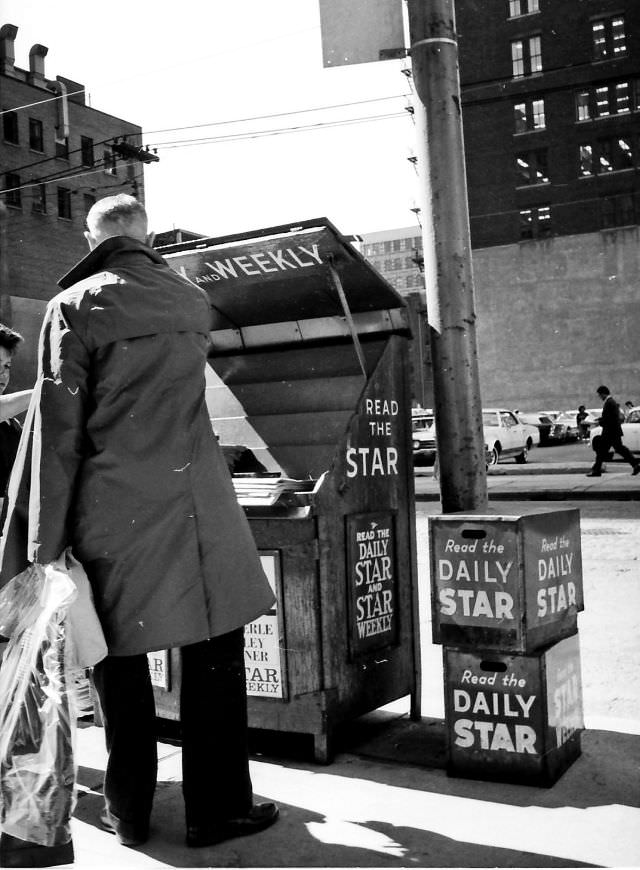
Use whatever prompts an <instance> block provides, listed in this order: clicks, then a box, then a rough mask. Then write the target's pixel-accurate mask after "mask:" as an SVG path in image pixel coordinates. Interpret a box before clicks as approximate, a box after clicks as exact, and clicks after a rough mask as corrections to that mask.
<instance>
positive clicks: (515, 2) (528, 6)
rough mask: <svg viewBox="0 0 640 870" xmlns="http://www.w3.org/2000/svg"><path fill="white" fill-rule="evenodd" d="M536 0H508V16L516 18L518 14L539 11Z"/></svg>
mask: <svg viewBox="0 0 640 870" xmlns="http://www.w3.org/2000/svg"><path fill="white" fill-rule="evenodd" d="M539 11H540V6H539V4H538V0H509V18H518V17H519V16H520V15H530V14H531V13H532V12H539Z"/></svg>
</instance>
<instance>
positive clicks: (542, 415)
mask: <svg viewBox="0 0 640 870" xmlns="http://www.w3.org/2000/svg"><path fill="white" fill-rule="evenodd" d="M515 413H516V414H517V416H518V419H519V420H520V422H521V423H527V424H528V425H529V426H535V428H536V429H537V432H538V441H537V442H535V443H536V444H540V445H545V444H548V443H549V434H550V433H551V429H552V427H553V421H554V417H553V416H551V414H550V413H548V412H546V411H516V412H515Z"/></svg>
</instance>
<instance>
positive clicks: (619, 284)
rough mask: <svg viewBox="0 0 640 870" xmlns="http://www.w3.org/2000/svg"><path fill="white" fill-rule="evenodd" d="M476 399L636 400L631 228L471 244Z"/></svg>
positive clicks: (637, 326)
mask: <svg viewBox="0 0 640 870" xmlns="http://www.w3.org/2000/svg"><path fill="white" fill-rule="evenodd" d="M473 266H474V277H475V292H476V311H477V315H478V321H477V335H478V354H479V359H480V383H481V390H482V402H483V404H484V405H485V406H489V405H504V406H505V407H510V408H515V407H518V408H521V409H522V410H536V409H539V408H560V409H564V408H573V407H576V406H577V405H578V404H585V405H587V407H589V406H596V405H597V402H596V401H595V399H596V397H595V395H594V393H595V389H596V387H597V386H598V385H599V384H601V383H604V384H606V385H607V386H608V387H609V388H610V389H611V391H612V393H613V394H614V395H615V396H616V397H617V398H618V399H620V400H622V401H626V400H627V399H631V401H633V402H634V403H637V404H640V228H639V227H637V226H636V227H629V228H625V229H618V230H610V231H606V232H598V233H587V234H581V235H576V236H562V237H556V238H552V239H545V240H540V241H529V242H521V243H519V244H516V245H504V246H496V247H491V248H485V249H478V250H475V251H474V252H473Z"/></svg>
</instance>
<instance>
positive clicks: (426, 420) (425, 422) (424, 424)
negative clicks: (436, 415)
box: [411, 417, 433, 432]
mask: <svg viewBox="0 0 640 870" xmlns="http://www.w3.org/2000/svg"><path fill="white" fill-rule="evenodd" d="M432 426H433V417H414V418H413V419H412V421H411V428H412V429H413V431H414V432H420V431H423V430H425V429H431V427H432Z"/></svg>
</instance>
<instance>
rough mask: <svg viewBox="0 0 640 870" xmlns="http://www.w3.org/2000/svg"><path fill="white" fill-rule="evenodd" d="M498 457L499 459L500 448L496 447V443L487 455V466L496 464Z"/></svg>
mask: <svg viewBox="0 0 640 870" xmlns="http://www.w3.org/2000/svg"><path fill="white" fill-rule="evenodd" d="M499 459H500V448H499V447H498V445H497V444H494V446H493V447H492V448H491V450H490V451H489V456H488V460H489V466H492V465H497V464H498V460H499Z"/></svg>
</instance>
